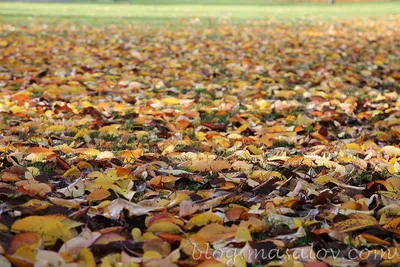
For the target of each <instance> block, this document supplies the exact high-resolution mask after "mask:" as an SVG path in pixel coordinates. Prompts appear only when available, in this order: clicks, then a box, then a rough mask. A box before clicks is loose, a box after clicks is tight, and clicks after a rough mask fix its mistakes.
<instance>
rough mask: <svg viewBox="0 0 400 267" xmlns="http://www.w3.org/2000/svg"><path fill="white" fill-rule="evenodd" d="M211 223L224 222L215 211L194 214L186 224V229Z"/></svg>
mask: <svg viewBox="0 0 400 267" xmlns="http://www.w3.org/2000/svg"><path fill="white" fill-rule="evenodd" d="M210 223H220V224H222V223H223V220H222V218H221V217H219V216H218V215H215V214H213V213H202V214H197V215H195V216H193V217H192V218H191V219H190V220H189V221H188V222H187V223H186V225H185V229H187V230H191V229H192V228H193V227H195V226H198V227H200V226H204V225H207V224H210Z"/></svg>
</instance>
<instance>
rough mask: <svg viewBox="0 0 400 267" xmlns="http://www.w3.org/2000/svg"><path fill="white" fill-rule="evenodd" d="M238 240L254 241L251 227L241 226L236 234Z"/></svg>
mask: <svg viewBox="0 0 400 267" xmlns="http://www.w3.org/2000/svg"><path fill="white" fill-rule="evenodd" d="M235 241H236V242H247V241H253V239H252V237H251V234H250V231H249V228H247V227H246V226H239V227H238V229H237V232H236V235H235Z"/></svg>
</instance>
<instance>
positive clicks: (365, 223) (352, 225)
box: [333, 219, 376, 233]
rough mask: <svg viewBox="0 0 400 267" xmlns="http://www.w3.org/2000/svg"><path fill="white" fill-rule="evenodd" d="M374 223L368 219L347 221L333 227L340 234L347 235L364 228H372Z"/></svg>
mask: <svg viewBox="0 0 400 267" xmlns="http://www.w3.org/2000/svg"><path fill="white" fill-rule="evenodd" d="M374 225H376V223H375V222H374V221H372V220H368V219H347V220H344V221H341V222H338V223H335V224H334V225H333V228H336V229H337V230H338V231H339V232H341V233H347V232H351V231H354V230H359V229H363V228H366V227H370V226H374Z"/></svg>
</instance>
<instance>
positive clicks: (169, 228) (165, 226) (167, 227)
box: [147, 222, 182, 234]
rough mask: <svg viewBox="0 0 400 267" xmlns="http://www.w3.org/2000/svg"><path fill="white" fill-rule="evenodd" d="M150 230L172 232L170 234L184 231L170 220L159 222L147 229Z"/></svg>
mask: <svg viewBox="0 0 400 267" xmlns="http://www.w3.org/2000/svg"><path fill="white" fill-rule="evenodd" d="M147 231H149V232H160V233H170V234H179V233H182V230H181V228H180V227H179V226H178V225H176V224H173V223H170V222H157V223H154V224H152V225H150V227H149V228H148V229H147Z"/></svg>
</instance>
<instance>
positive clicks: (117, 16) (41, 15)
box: [0, 0, 400, 24]
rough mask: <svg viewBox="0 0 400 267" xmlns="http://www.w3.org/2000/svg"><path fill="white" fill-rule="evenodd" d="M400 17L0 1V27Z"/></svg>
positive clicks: (201, 4)
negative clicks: (32, 22)
mask: <svg viewBox="0 0 400 267" xmlns="http://www.w3.org/2000/svg"><path fill="white" fill-rule="evenodd" d="M394 14H400V2H380V3H373V2H372V3H347V4H342V3H340V4H335V5H333V6H331V5H328V4H325V3H321V4H315V3H314V4H312V3H302V4H287V3H283V4H280V5H277V4H272V3H271V2H270V1H268V0H249V1H245V0H231V1H228V0H214V1H211V0H202V1H190V0H164V1H162V0H149V1H147V0H146V1H145V0H133V4H128V3H10V2H0V22H26V21H29V20H32V19H34V20H39V21H44V22H47V21H55V22H60V21H63V20H71V21H73V22H78V23H85V24H112V23H126V22H130V23H146V24H152V23H153V24H157V23H164V22H168V23H170V22H172V23H176V22H178V23H179V21H181V20H182V19H192V18H199V19H200V22H203V23H204V22H205V23H208V22H210V21H212V22H215V23H221V22H224V21H228V22H235V21H236V22H242V21H246V20H266V19H267V20H268V19H276V20H284V21H290V20H294V19H301V18H305V19H312V18H319V19H332V18H352V17H358V16H363V17H383V16H386V15H394Z"/></svg>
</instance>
